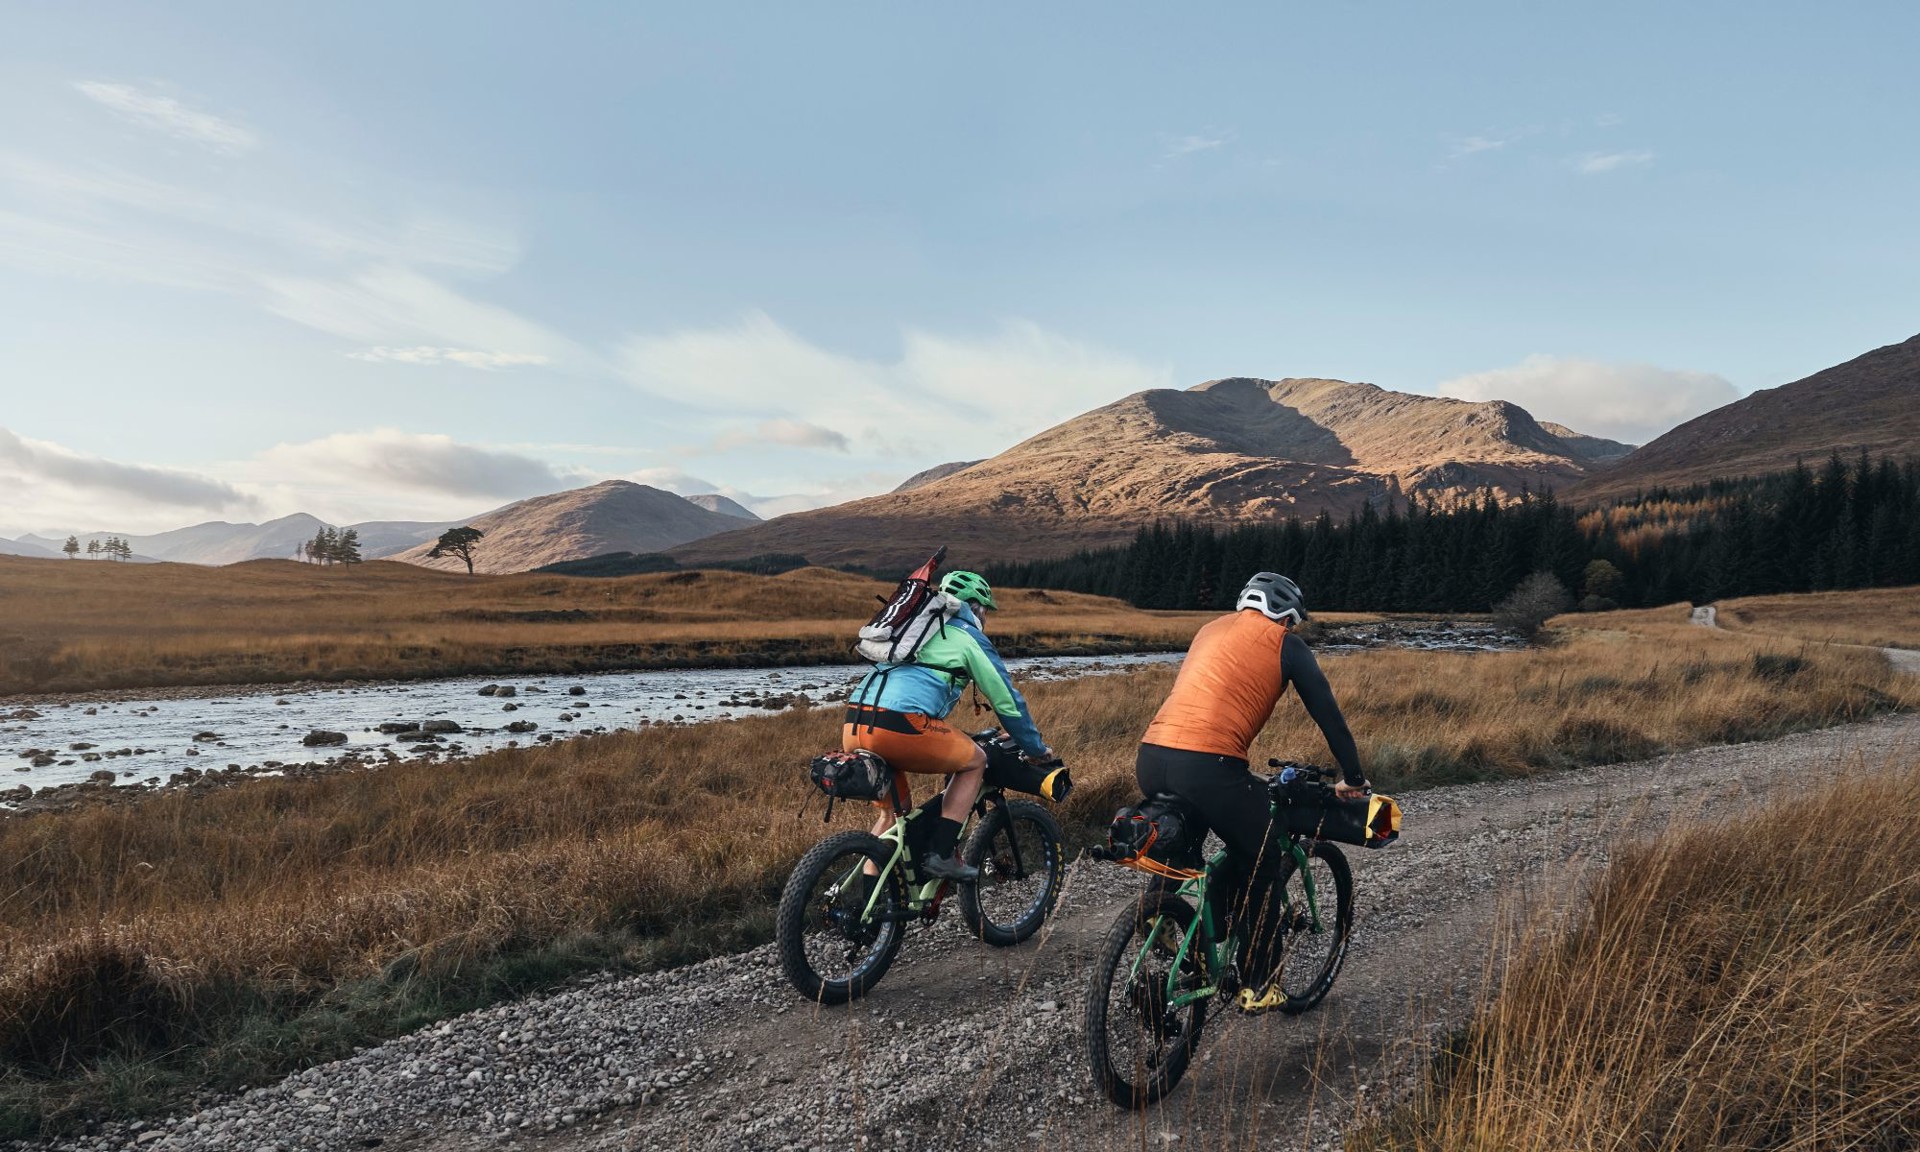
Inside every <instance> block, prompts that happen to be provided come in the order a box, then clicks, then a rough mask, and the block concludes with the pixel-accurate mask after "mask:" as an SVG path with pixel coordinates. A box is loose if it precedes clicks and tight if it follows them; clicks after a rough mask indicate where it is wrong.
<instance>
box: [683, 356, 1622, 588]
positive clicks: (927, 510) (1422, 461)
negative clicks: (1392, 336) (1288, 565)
mask: <svg viewBox="0 0 1920 1152" xmlns="http://www.w3.org/2000/svg"><path fill="white" fill-rule="evenodd" d="M1628 451H1630V446H1628V445H1625V444H1618V443H1615V442H1614V441H1611V440H1602V439H1599V438H1597V437H1590V436H1582V435H1580V434H1579V433H1577V432H1573V431H1571V430H1570V429H1565V428H1561V427H1559V426H1557V425H1555V426H1551V427H1550V426H1546V425H1542V424H1541V423H1540V422H1538V421H1536V420H1535V419H1534V418H1533V417H1532V416H1530V415H1529V414H1528V413H1527V412H1526V411H1525V410H1524V409H1522V408H1520V407H1518V406H1517V405H1514V404H1510V403H1507V402H1506V401H1501V400H1493V401H1486V402H1483V403H1469V402H1467V401H1464V400H1452V399H1447V398H1444V397H1436V396H1417V395H1410V394H1407V393H1403V392H1391V391H1388V390H1386V389H1384V388H1379V387H1376V386H1374V385H1372V384H1352V383H1347V382H1346V381H1341V380H1320V379H1287V380H1258V379H1252V378H1248V377H1235V378H1232V379H1225V380H1210V381H1208V382H1206V383H1204V384H1199V385H1196V386H1194V387H1193V388H1189V389H1187V390H1185V391H1180V390H1176V389H1154V390H1151V391H1147V392H1138V393H1135V394H1134V395H1131V396H1128V397H1126V398H1125V399H1122V400H1118V401H1115V402H1114V403H1112V404H1108V405H1106V406H1105V407H1103V408H1097V409H1095V410H1093V411H1092V412H1088V413H1085V414H1083V415H1081V416H1077V417H1075V418H1073V419H1071V420H1068V421H1067V422H1065V423H1063V424H1059V425H1057V426H1055V427H1053V428H1050V429H1048V430H1046V431H1045V432H1042V433H1040V434H1039V435H1037V436H1035V437H1033V438H1031V439H1029V440H1027V441H1024V442H1023V443H1020V444H1017V445H1015V446H1014V447H1012V448H1010V449H1008V450H1007V451H1005V452H1002V453H1001V454H1000V455H998V456H995V457H992V458H991V459H988V460H984V461H981V462H979V463H976V464H973V465H971V466H968V467H965V468H962V469H960V470H957V471H953V472H951V473H950V474H948V475H946V476H943V477H940V478H938V479H934V480H930V481H928V482H926V483H924V484H921V485H920V486H918V487H914V488H910V489H908V490H905V491H894V492H890V493H888V494H886V495H883V496H874V497H869V498H868V499H865V500H855V501H852V502H850V503H847V504H841V505H837V506H835V507H832V508H823V509H819V510H816V511H811V512H797V513H792V514H790V515H787V516H783V517H781V518H780V519H778V520H774V521H769V522H767V523H766V524H762V525H756V526H754V527H751V528H747V529H744V530H741V531H735V532H729V533H727V534H725V535H723V536H714V537H711V538H708V539H704V540H701V541H699V542H697V543H694V544H690V545H685V546H682V547H679V548H676V549H674V550H673V554H674V555H675V556H676V557H677V558H679V559H680V560H682V561H684V562H688V563H698V562H700V561H702V560H734V559H741V558H744V557H747V556H752V555H760V554H765V553H776V552H782V553H799V554H802V555H805V556H806V557H807V558H808V559H809V560H811V561H813V562H814V563H816V564H846V565H854V566H868V567H874V568H878V569H882V570H891V569H892V568H894V567H898V566H900V565H902V564H912V563H915V562H917V561H919V560H920V559H922V558H924V556H925V554H926V552H927V551H928V549H929V548H930V547H931V546H932V545H934V544H938V543H942V542H944V543H947V544H950V545H951V546H952V548H953V555H954V557H955V562H956V563H961V562H964V563H976V564H977V563H984V562H986V561H988V560H993V559H1018V558H1025V557H1035V556H1051V555H1061V554H1063V553H1067V552H1071V551H1073V550H1074V549H1076V548H1082V547H1089V546H1096V545H1103V544H1111V543H1116V542H1119V541H1122V540H1125V539H1127V538H1129V537H1130V536H1131V535H1132V534H1133V532H1134V530H1135V529H1136V528H1138V527H1139V526H1140V525H1142V524H1144V523H1146V522H1148V521H1151V520H1153V519H1156V518H1165V517H1181V518H1186V519H1193V520H1205V521H1215V522H1220V521H1236V520H1242V521H1245V520H1270V519H1272V518H1274V517H1279V516H1313V515H1315V514H1317V513H1319V512H1322V511H1326V512H1330V513H1332V514H1334V515H1336V516H1344V515H1346V514H1348V513H1350V512H1354V511H1357V510H1358V509H1360V508H1361V507H1363V506H1365V505H1366V504H1369V503H1374V504H1378V503H1381V502H1384V501H1386V500H1389V499H1396V498H1398V499H1402V500H1404V499H1406V498H1407V497H1409V496H1422V495H1428V494H1431V495H1432V496H1434V497H1436V498H1440V499H1455V498H1461V497H1467V496H1472V495H1475V494H1477V493H1478V492H1480V491H1482V490H1483V489H1491V490H1493V491H1494V492H1495V493H1496V494H1499V495H1502V496H1512V495H1516V494H1518V493H1519V492H1520V491H1521V490H1522V489H1533V490H1538V489H1541V488H1544V487H1548V486H1552V487H1556V488H1560V487H1565V486H1567V485H1568V484H1570V483H1572V482H1574V481H1576V480H1578V479H1580V478H1581V477H1583V476H1585V475H1586V473H1587V472H1588V471H1589V470H1591V469H1593V468H1595V467H1599V466H1602V465H1603V464H1604V463H1605V462H1606V461H1608V460H1612V459H1618V458H1619V457H1621V456H1623V455H1625V454H1626V453H1627V452H1628Z"/></svg>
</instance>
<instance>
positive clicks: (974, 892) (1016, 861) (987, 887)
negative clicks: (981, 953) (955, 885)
mask: <svg viewBox="0 0 1920 1152" xmlns="http://www.w3.org/2000/svg"><path fill="white" fill-rule="evenodd" d="M1063 839H1064V837H1063V836H1062V835H1061V833H1060V824H1059V822H1058V821H1056V820H1055V819H1054V818H1053V814H1052V813H1050V812H1048V811H1047V810H1046V809H1045V808H1042V807H1040V806H1039V805H1038V804H1033V803H1030V802H1028V801H1025V800H1014V801H1011V802H1009V803H1007V804H1005V805H1000V806H996V807H994V808H993V809H992V810H991V811H989V812H988V813H987V817H986V819H984V820H982V821H981V822H980V825H979V827H977V828H975V829H974V830H973V835H972V836H969V837H968V838H967V846H966V848H965V850H964V851H963V852H962V858H963V859H965V860H966V862H967V863H969V864H971V865H973V866H974V867H975V868H978V869H980V879H979V880H978V881H976V882H974V883H972V884H962V885H961V886H960V915H961V916H962V917H963V918H964V919H965V920H966V922H967V930H968V931H970V932H972V933H973V934H974V935H975V936H978V937H979V938H980V939H982V940H985V941H986V942H987V943H989V944H992V945H994V946H995V947H999V948H1004V947H1006V946H1008V945H1010V944H1018V943H1020V942H1021V941H1022V940H1025V939H1027V938H1028V937H1030V936H1032V935H1033V934H1034V933H1035V932H1038V931H1039V930H1040V925H1041V924H1043V923H1045V922H1046V919H1047V914H1048V913H1050V912H1052V911H1053V905H1054V902H1055V901H1057V900H1059V899H1060V886H1061V883H1062V882H1063V881H1064V880H1065V878H1066V874H1067V860H1066V851H1065V848H1064V847H1063V845H1062V844H1061V841H1062V840H1063Z"/></svg>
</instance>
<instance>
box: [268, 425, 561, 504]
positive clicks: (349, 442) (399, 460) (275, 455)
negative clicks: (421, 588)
mask: <svg viewBox="0 0 1920 1152" xmlns="http://www.w3.org/2000/svg"><path fill="white" fill-rule="evenodd" d="M260 463H261V464H262V465H264V466H265V467H266V468H267V469H269V470H271V471H272V472H273V474H274V475H275V476H276V478H278V479H279V480H281V481H283V482H284V481H287V480H303V479H304V480H307V481H310V482H334V483H338V482H341V481H342V480H350V481H351V482H353V483H356V484H360V485H365V486H368V487H376V488H384V487H399V488H407V489H412V490H414V491H417V492H427V493H436V494H440V495H446V496H473V497H482V496H490V497H513V498H518V497H523V496H534V495H539V494H541V493H546V492H554V491H557V490H559V489H561V488H567V487H571V486H573V485H575V484H577V483H581V482H584V481H586V480H587V479H588V478H587V477H585V476H584V475H582V474H581V473H577V472H572V471H569V470H562V469H558V468H555V467H554V466H553V465H551V464H548V463H547V462H546V461H544V460H536V459H534V458H533V457H531V456H522V455H520V454H519V453H516V452H502V451H499V450H497V449H493V448H482V447H478V446H476V445H472V444H462V443H459V442H458V441H456V440H454V439H453V438H452V437H451V436H444V435H439V434H437V433H410V432H402V431H399V430H398V429H394V428H376V429H374V430H373V431H371V432H342V433H338V434H335V435H332V436H326V437H323V438H321V439H319V440H309V441H306V442H304V443H299V444H279V445H275V446H274V447H273V448H270V449H268V450H267V451H266V452H264V453H262V454H261V456H260Z"/></svg>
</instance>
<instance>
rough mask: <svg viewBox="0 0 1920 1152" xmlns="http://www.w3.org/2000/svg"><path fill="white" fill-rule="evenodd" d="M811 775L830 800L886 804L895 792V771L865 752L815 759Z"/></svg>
mask: <svg viewBox="0 0 1920 1152" xmlns="http://www.w3.org/2000/svg"><path fill="white" fill-rule="evenodd" d="M808 775H809V776H811V777H812V778H813V786H814V787H815V788H818V789H820V791H822V792H824V793H826V795H827V798H828V799H829V800H884V799H886V798H887V797H888V796H889V795H891V794H892V792H893V767H892V766H891V765H889V764H888V763H887V762H886V761H885V760H882V759H881V758H880V757H878V756H876V755H874V754H873V753H872V752H869V751H867V750H866V749H864V748H861V749H858V750H857V751H853V752H828V753H826V754H825V755H822V756H815V757H814V758H813V764H812V766H811V767H810V768H809V769H808ZM828 810H829V811H831V810H832V807H831V805H829V807H828Z"/></svg>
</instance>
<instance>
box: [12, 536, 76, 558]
mask: <svg viewBox="0 0 1920 1152" xmlns="http://www.w3.org/2000/svg"><path fill="white" fill-rule="evenodd" d="M0 556H32V557H33V558H34V559H36V560H64V559H66V556H65V554H64V553H62V552H61V551H60V550H59V548H57V547H54V548H48V547H46V546H44V545H41V544H35V543H33V542H32V541H29V540H8V539H7V538H6V537H4V536H0Z"/></svg>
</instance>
